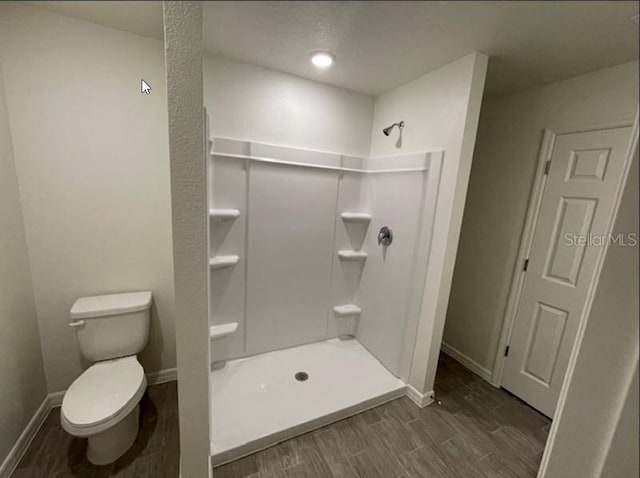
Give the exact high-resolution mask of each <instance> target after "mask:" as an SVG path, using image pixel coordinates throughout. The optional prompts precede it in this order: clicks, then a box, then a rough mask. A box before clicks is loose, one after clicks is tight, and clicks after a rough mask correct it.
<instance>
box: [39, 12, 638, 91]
mask: <svg viewBox="0 0 640 478" xmlns="http://www.w3.org/2000/svg"><path fill="white" fill-rule="evenodd" d="M32 3H35V4H37V6H39V7H41V8H46V9H48V10H53V11H58V12H59V13H63V14H67V15H70V16H76V17H78V18H83V19H86V20H90V21H94V22H96V23H101V24H104V25H108V26H112V27H115V28H120V29H122V30H127V31H132V32H134V33H139V34H142V35H147V36H155V37H161V36H162V7H161V4H160V2H32ZM637 14H638V2H631V1H630V2H591V1H588V2H559V1H556V2H542V1H541V2H520V1H516V2H457V1H452V2H445V1H436V2H263V1H261V2H206V3H205V7H204V35H205V46H206V49H207V50H208V51H210V52H212V53H215V54H218V55H221V56H225V57H229V58H235V59H238V60H242V61H246V62H249V63H254V64H258V65H262V66H265V67H268V68H273V69H275V70H279V71H284V72H287V73H292V74H295V75H299V76H302V77H305V78H310V79H313V80H317V81H320V82H323V83H329V84H332V85H336V86H340V87H343V88H348V89H352V90H356V91H361V92H364V93H368V94H372V95H377V94H380V93H382V92H384V91H386V90H389V89H391V88H394V87H396V86H398V85H401V84H403V83H406V82H409V81H411V80H413V79H415V78H417V77H418V76H420V75H422V74H424V73H427V72H429V71H432V70H434V69H436V68H438V67H440V66H442V65H444V64H446V63H449V62H451V61H453V60H456V59H458V58H460V57H462V56H464V55H466V54H469V53H471V52H473V51H475V50H479V51H482V52H484V53H486V54H488V55H489V56H491V60H490V64H489V73H488V78H487V89H488V91H489V92H492V93H502V92H507V91H512V90H517V89H522V88H526V87H530V86H534V85H539V84H543V83H546V82H549V81H555V80H559V79H563V78H568V77H571V76H575V75H578V74H581V73H586V72H588V71H593V70H597V69H599V68H604V67H607V66H612V65H615V64H619V63H622V62H625V61H629V60H633V59H637V58H638V27H637V26H636V25H635V24H634V23H633V22H632V21H631V20H630V17H632V16H633V15H637ZM316 50H329V51H331V52H332V53H334V54H335V55H336V57H337V60H336V63H335V64H334V66H333V67H332V68H330V69H329V70H324V71H319V70H317V69H316V68H314V67H313V66H312V65H311V63H310V62H309V54H310V53H311V52H313V51H316Z"/></svg>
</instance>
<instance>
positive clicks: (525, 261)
mask: <svg viewBox="0 0 640 478" xmlns="http://www.w3.org/2000/svg"><path fill="white" fill-rule="evenodd" d="M528 268H529V259H525V260H524V266H522V270H523V271H526V270H527V269H528Z"/></svg>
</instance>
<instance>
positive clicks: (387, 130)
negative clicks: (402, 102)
mask: <svg viewBox="0 0 640 478" xmlns="http://www.w3.org/2000/svg"><path fill="white" fill-rule="evenodd" d="M394 126H397V127H398V129H402V128H404V121H400V122H399V123H393V124H392V125H391V126H387V127H386V128H384V129H383V130H382V132H383V133H384V135H385V136H389V134H390V133H391V130H392V129H393V127H394Z"/></svg>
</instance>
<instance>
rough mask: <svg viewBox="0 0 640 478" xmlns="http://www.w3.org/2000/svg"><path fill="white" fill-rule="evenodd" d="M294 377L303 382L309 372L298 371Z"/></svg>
mask: <svg viewBox="0 0 640 478" xmlns="http://www.w3.org/2000/svg"><path fill="white" fill-rule="evenodd" d="M294 377H295V378H296V380H297V381H298V382H304V381H306V380H307V379H308V378H309V374H308V373H307V372H298V373H296V374H295V375H294Z"/></svg>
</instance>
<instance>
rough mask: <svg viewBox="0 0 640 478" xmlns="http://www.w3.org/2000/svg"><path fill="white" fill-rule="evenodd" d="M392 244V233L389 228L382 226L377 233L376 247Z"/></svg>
mask: <svg viewBox="0 0 640 478" xmlns="http://www.w3.org/2000/svg"><path fill="white" fill-rule="evenodd" d="M392 242H393V231H392V230H391V228H390V227H389V226H382V227H381V228H380V232H378V245H379V246H380V245H383V246H390V245H391V243H392Z"/></svg>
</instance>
